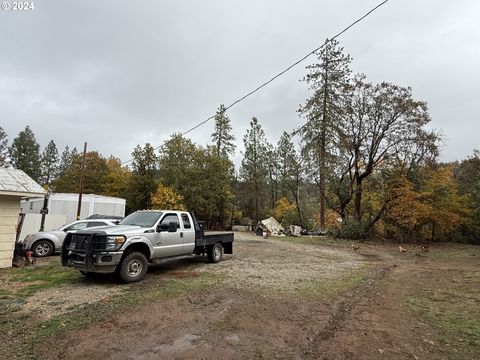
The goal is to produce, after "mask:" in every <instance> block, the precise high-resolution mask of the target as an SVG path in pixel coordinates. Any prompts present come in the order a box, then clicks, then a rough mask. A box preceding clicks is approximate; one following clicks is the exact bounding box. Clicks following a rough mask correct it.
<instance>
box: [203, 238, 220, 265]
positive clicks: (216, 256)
mask: <svg viewBox="0 0 480 360" xmlns="http://www.w3.org/2000/svg"><path fill="white" fill-rule="evenodd" d="M207 256H208V261H210V262H212V263H218V262H219V261H220V260H222V256H223V246H222V244H221V243H216V244H215V245H213V246H210V247H209V248H208V249H207Z"/></svg>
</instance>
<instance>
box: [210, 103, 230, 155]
mask: <svg viewBox="0 0 480 360" xmlns="http://www.w3.org/2000/svg"><path fill="white" fill-rule="evenodd" d="M225 111H226V110H225V105H223V104H222V105H220V107H219V108H218V110H217V114H216V115H215V131H214V133H213V134H212V135H211V137H212V142H213V143H214V144H215V149H216V153H217V155H218V156H224V157H228V156H229V155H233V153H234V152H235V144H234V141H235V137H234V136H233V135H232V125H230V119H229V117H228V116H227V115H225Z"/></svg>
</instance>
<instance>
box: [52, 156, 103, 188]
mask: <svg viewBox="0 0 480 360" xmlns="http://www.w3.org/2000/svg"><path fill="white" fill-rule="evenodd" d="M74 150H75V149H74ZM82 157H83V154H79V153H78V152H77V151H72V160H71V162H70V165H69V166H68V168H67V169H66V170H65V171H64V172H62V173H61V174H60V175H59V176H58V178H57V179H56V180H55V181H53V182H52V188H53V189H54V190H55V191H56V192H69V193H78V192H79V191H80V180H81V172H82ZM107 175H108V168H107V160H106V159H105V158H104V157H103V156H102V155H101V154H99V153H98V152H97V151H89V152H87V153H86V155H85V177H84V182H83V192H84V193H85V194H98V195H103V194H105V191H106V184H107Z"/></svg>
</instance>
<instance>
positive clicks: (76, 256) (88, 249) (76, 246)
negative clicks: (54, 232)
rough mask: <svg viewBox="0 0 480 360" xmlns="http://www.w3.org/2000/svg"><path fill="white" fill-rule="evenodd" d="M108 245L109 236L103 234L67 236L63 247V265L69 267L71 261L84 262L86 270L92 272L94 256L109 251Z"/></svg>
mask: <svg viewBox="0 0 480 360" xmlns="http://www.w3.org/2000/svg"><path fill="white" fill-rule="evenodd" d="M106 243H107V235H106V233H103V232H100V233H93V234H92V233H88V234H82V233H74V234H67V236H66V237H65V240H64V241H63V245H62V254H61V255H62V265H63V266H68V262H69V260H74V261H75V262H79V261H83V263H84V268H85V270H87V271H89V270H92V269H93V261H94V257H93V255H94V254H97V253H100V252H105V251H107V250H106ZM80 259H82V260H80Z"/></svg>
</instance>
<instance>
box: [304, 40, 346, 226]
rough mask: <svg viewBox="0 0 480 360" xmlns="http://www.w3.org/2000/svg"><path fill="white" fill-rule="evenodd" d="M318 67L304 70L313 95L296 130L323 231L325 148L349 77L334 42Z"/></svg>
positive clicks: (325, 49) (323, 52)
mask: <svg viewBox="0 0 480 360" xmlns="http://www.w3.org/2000/svg"><path fill="white" fill-rule="evenodd" d="M318 59H319V63H317V64H314V65H310V66H307V69H308V71H309V73H308V74H307V75H306V76H305V77H304V79H303V80H304V81H305V82H307V84H309V86H310V89H311V90H312V91H313V94H312V96H311V97H310V98H309V99H307V101H306V103H305V105H303V106H302V107H300V109H299V112H300V114H302V115H305V116H306V117H307V123H306V124H305V125H304V126H302V127H301V128H300V129H298V130H297V133H298V134H299V135H300V136H301V137H302V142H303V144H304V148H303V152H304V153H305V155H308V157H307V158H309V159H310V162H311V166H312V167H316V168H318V171H316V172H314V173H316V174H317V175H318V178H317V181H318V185H319V190H320V226H321V227H325V197H326V177H327V167H328V164H327V163H328V148H329V146H330V145H331V143H332V141H333V135H332V132H333V128H334V124H335V123H336V122H338V121H341V114H342V111H343V106H342V103H343V100H342V97H343V93H344V89H345V88H346V86H347V85H348V80H349V77H350V69H349V64H350V62H351V58H350V56H349V55H345V54H343V48H342V47H339V44H338V41H336V40H332V41H329V42H327V43H326V45H325V46H324V47H323V48H322V49H321V50H320V52H319V54H318Z"/></svg>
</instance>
